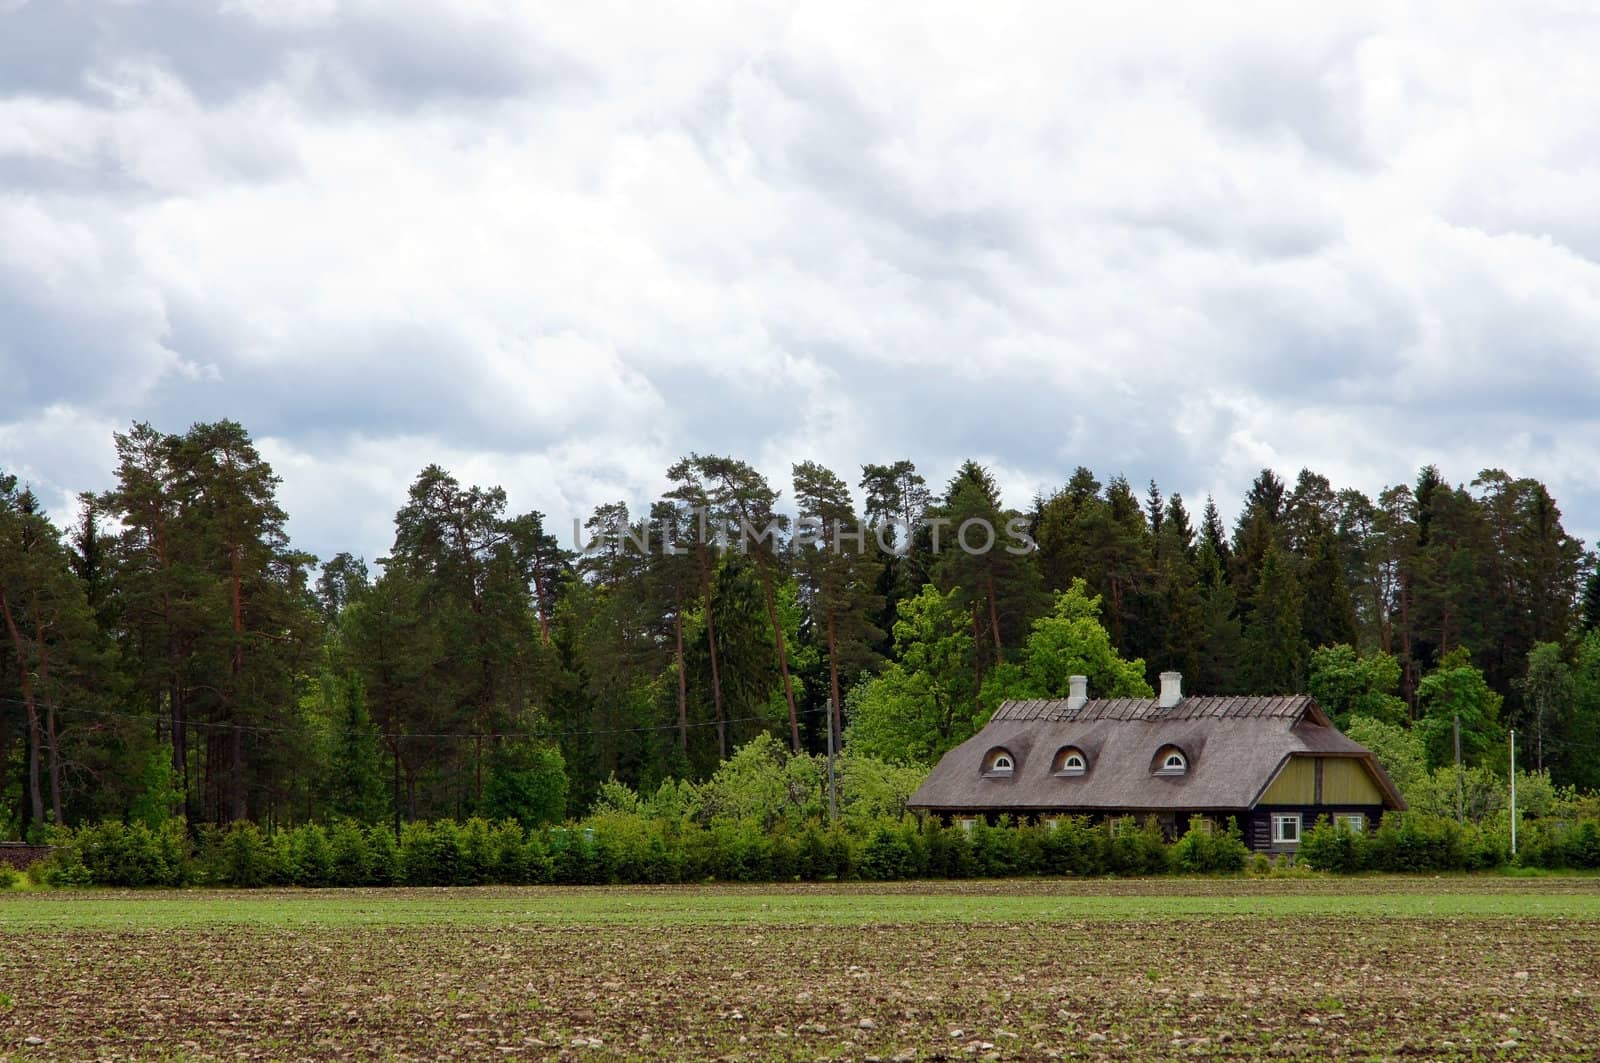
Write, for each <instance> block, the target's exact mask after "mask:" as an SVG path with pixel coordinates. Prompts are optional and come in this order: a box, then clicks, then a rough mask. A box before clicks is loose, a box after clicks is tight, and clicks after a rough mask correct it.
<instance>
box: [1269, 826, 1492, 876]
mask: <svg viewBox="0 0 1600 1063" xmlns="http://www.w3.org/2000/svg"><path fill="white" fill-rule="evenodd" d="M1509 858H1510V843H1509V838H1508V836H1507V835H1506V834H1505V833H1504V832H1502V831H1498V830H1491V829H1487V828H1481V827H1478V826H1476V825H1474V824H1471V823H1468V824H1466V825H1465V826H1463V825H1461V824H1459V823H1457V822H1456V821H1455V820H1454V819H1449V818H1446V817H1443V816H1434V815H1429V814H1427V813H1422V812H1405V813H1394V814H1390V815H1387V816H1385V817H1384V819H1383V824H1382V825H1381V826H1380V827H1379V828H1378V830H1376V831H1374V832H1370V833H1361V832H1356V831H1352V830H1351V829H1350V828H1349V827H1348V826H1347V825H1345V824H1342V823H1341V824H1330V823H1329V822H1328V821H1327V820H1326V818H1324V819H1321V820H1319V821H1318V822H1317V823H1316V825H1314V826H1313V827H1312V828H1311V829H1310V830H1308V831H1307V832H1306V834H1305V837H1304V838H1303V839H1302V840H1301V843H1300V852H1299V860H1300V861H1301V862H1303V863H1305V864H1306V865H1308V866H1310V867H1312V868H1314V869H1316V870H1319V871H1333V872H1339V873H1344V874H1348V873H1352V872H1357V871H1368V870H1371V871H1395V872H1406V873H1411V874H1415V873H1419V872H1438V871H1487V870H1490V869H1492V868H1496V867H1500V866H1502V865H1503V864H1505V863H1506V862H1507V860H1508V859H1509Z"/></svg>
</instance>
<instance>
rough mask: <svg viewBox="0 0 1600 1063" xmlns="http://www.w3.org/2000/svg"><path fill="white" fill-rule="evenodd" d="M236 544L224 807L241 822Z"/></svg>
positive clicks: (239, 561) (240, 614) (239, 564)
mask: <svg viewBox="0 0 1600 1063" xmlns="http://www.w3.org/2000/svg"><path fill="white" fill-rule="evenodd" d="M241 555H242V550H241V548H240V545H239V544H238V543H234V544H233V549H232V582H233V659H232V662H231V664H230V671H231V674H232V676H233V684H232V689H231V690H230V691H229V695H230V698H231V700H232V706H231V708H232V713H231V715H232V717H233V728H232V730H231V731H230V732H229V734H228V791H229V793H228V798H229V801H228V804H229V809H228V811H229V815H230V816H231V817H232V818H233V819H235V820H240V819H244V818H245V816H246V815H247V814H248V812H249V807H248V802H246V801H245V794H244V727H243V725H242V722H241V721H240V719H239V684H240V680H241V677H242V675H243V673H244V595H243V589H242V584H243V577H242V571H241V570H242V568H243V557H242V556H241Z"/></svg>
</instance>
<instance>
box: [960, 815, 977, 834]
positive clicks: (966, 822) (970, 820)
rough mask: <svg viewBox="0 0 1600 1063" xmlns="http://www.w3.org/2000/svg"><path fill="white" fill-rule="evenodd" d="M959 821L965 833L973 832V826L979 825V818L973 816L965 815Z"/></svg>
mask: <svg viewBox="0 0 1600 1063" xmlns="http://www.w3.org/2000/svg"><path fill="white" fill-rule="evenodd" d="M957 822H958V823H960V824H961V831H962V833H964V834H971V833H972V828H973V827H975V826H977V825H978V821H977V819H976V818H975V817H973V816H964V817H962V818H961V819H960V820H957Z"/></svg>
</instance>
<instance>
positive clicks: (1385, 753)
mask: <svg viewBox="0 0 1600 1063" xmlns="http://www.w3.org/2000/svg"><path fill="white" fill-rule="evenodd" d="M1343 730H1344V733H1345V734H1346V735H1348V736H1349V737H1350V738H1352V739H1353V740H1355V741H1357V742H1360V743H1361V744H1362V745H1364V746H1366V747H1367V749H1368V750H1370V751H1371V752H1372V754H1373V756H1375V757H1377V758H1378V763H1379V764H1380V765H1382V767H1383V770H1384V771H1385V772H1387V773H1388V775H1389V778H1390V780H1392V781H1393V782H1394V784H1395V786H1396V787H1398V788H1399V790H1400V792H1401V794H1403V795H1409V793H1410V791H1411V788H1412V787H1413V786H1415V785H1417V783H1418V782H1419V781H1421V780H1422V778H1423V777H1424V776H1425V775H1426V774H1427V772H1428V755H1427V750H1426V749H1425V748H1424V746H1423V744H1422V737H1421V736H1420V735H1418V734H1417V732H1415V731H1411V730H1407V729H1406V728H1404V727H1401V726H1399V725H1398V724H1393V723H1385V722H1384V721H1382V720H1375V719H1373V718H1372V717H1370V716H1359V715H1357V716H1352V717H1350V719H1349V720H1348V721H1347V722H1346V723H1345V725H1344V728H1343Z"/></svg>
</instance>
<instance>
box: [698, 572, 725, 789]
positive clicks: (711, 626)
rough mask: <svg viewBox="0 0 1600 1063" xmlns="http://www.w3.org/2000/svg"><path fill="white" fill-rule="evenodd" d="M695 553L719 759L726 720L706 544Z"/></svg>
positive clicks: (722, 754) (723, 741)
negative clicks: (702, 590)
mask: <svg viewBox="0 0 1600 1063" xmlns="http://www.w3.org/2000/svg"><path fill="white" fill-rule="evenodd" d="M695 555H696V557H698V558H699V561H700V583H701V585H702V586H703V587H704V588H705V596H706V645H707V646H708V647H709V648H710V650H711V703H712V705H713V706H714V707H715V708H716V714H717V748H718V751H719V753H720V756H721V759H723V760H727V759H728V721H727V719H726V718H725V717H724V716H723V714H722V674H721V670H720V669H719V667H718V665H717V619H716V610H715V609H714V608H713V607H712V605H711V571H710V568H709V566H707V564H706V545H705V543H704V542H703V541H702V542H697V543H696V544H695Z"/></svg>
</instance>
